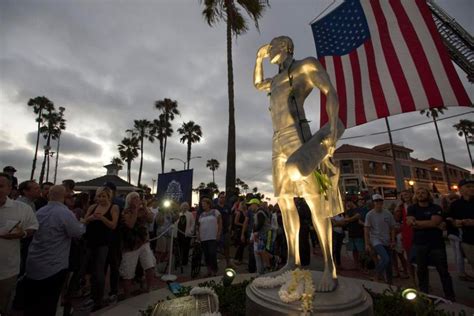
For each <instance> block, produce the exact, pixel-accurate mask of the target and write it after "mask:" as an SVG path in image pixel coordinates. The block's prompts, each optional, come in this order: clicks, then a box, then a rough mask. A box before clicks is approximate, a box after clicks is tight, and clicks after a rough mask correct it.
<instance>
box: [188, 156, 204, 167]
mask: <svg viewBox="0 0 474 316" xmlns="http://www.w3.org/2000/svg"><path fill="white" fill-rule="evenodd" d="M198 158H202V157H201V156H194V157H191V158H190V159H189V163H190V164H191V160H193V159H198ZM188 169H189V165H188Z"/></svg>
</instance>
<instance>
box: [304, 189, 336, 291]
mask: <svg viewBox="0 0 474 316" xmlns="http://www.w3.org/2000/svg"><path fill="white" fill-rule="evenodd" d="M320 198H321V197H320V196H318V197H309V198H306V203H308V206H309V208H310V209H311V216H312V219H313V225H314V227H315V228H316V231H317V233H318V238H319V244H320V246H321V251H322V253H323V258H324V272H323V277H322V278H321V282H320V284H318V285H317V286H316V291H317V292H331V291H334V290H335V289H336V287H337V273H336V265H335V264H334V258H333V256H332V224H331V219H330V218H329V217H322V216H318V207H319V205H320V204H319V203H318V202H319V199H320Z"/></svg>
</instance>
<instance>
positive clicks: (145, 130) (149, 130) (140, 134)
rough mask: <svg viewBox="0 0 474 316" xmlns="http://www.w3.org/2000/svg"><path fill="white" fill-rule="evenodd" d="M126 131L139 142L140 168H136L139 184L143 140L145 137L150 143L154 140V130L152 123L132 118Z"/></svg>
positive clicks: (139, 182) (141, 168)
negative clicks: (131, 122) (131, 126)
mask: <svg viewBox="0 0 474 316" xmlns="http://www.w3.org/2000/svg"><path fill="white" fill-rule="evenodd" d="M126 132H127V133H131V135H132V137H135V138H137V139H138V141H139V142H140V168H139V169H138V184H137V185H138V186H140V184H141V180H142V170H143V142H144V140H145V139H147V140H149V141H150V142H151V143H153V142H154V141H155V136H154V130H153V127H152V123H151V122H150V121H148V120H134V121H133V128H132V129H128V130H127V131H126Z"/></svg>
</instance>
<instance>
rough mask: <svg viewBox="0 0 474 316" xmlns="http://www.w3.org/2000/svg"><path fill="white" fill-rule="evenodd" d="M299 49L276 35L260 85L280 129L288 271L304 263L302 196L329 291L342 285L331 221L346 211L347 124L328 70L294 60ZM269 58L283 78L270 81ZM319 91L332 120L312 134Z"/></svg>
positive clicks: (276, 151)
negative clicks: (310, 100) (340, 145)
mask: <svg viewBox="0 0 474 316" xmlns="http://www.w3.org/2000/svg"><path fill="white" fill-rule="evenodd" d="M293 47H294V46H293V41H292V40H291V38H289V37H286V36H280V37H276V38H274V39H273V40H272V41H271V42H270V44H267V45H264V46H262V47H260V49H259V50H258V52H257V58H256V63H255V71H254V85H255V87H256V88H257V89H258V90H263V91H266V92H268V93H269V95H270V112H271V117H272V124H273V131H274V134H273V144H272V162H273V187H274V191H275V197H277V199H278V204H279V206H280V209H281V213H282V217H283V224H284V226H285V234H286V240H287V243H288V261H287V264H286V266H285V267H283V269H284V270H290V269H294V268H295V267H296V266H299V265H300V256H299V239H298V235H299V229H300V220H299V216H298V211H297V209H296V206H295V204H294V200H293V199H294V197H295V196H299V197H303V198H304V199H305V200H306V202H307V203H308V206H309V207H310V209H311V214H312V221H313V224H314V227H315V228H316V230H317V232H318V238H319V242H320V245H321V249H322V253H323V256H324V272H323V277H322V279H321V282H320V283H319V284H318V285H317V286H316V291H319V292H329V291H333V290H335V289H336V287H337V274H336V267H335V264H334V261H333V256H332V226H331V217H332V216H334V215H337V214H339V213H341V212H342V211H343V208H342V200H341V196H340V192H339V190H338V179H339V170H338V168H337V167H336V166H334V165H333V163H332V161H331V158H332V155H333V153H334V150H335V146H336V141H337V139H339V138H340V136H341V135H342V133H343V131H344V126H343V124H342V122H341V121H340V120H339V118H338V110H339V103H338V99H337V94H336V91H335V89H334V87H333V86H332V84H331V82H330V80H329V76H328V74H327V73H326V71H325V69H324V68H323V67H322V66H321V64H320V63H319V62H318V61H317V60H316V59H315V58H314V57H308V58H305V59H303V60H295V59H293ZM265 58H269V59H270V62H271V63H272V64H276V65H278V69H279V71H278V74H277V75H275V76H274V77H273V78H267V79H265V78H264V75H263V65H262V62H263V60H264V59H265ZM315 87H316V88H319V89H320V90H321V92H322V93H324V94H325V95H326V100H327V101H326V107H327V113H328V117H329V122H328V123H327V124H326V125H324V126H323V127H322V128H321V129H320V130H319V131H318V132H317V133H316V134H315V135H312V134H311V131H310V127H309V124H308V121H307V120H306V116H305V112H304V107H303V104H304V101H305V99H306V97H307V96H308V95H309V94H310V93H311V91H312V90H313V88H315Z"/></svg>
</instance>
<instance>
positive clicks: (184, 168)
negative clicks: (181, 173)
mask: <svg viewBox="0 0 474 316" xmlns="http://www.w3.org/2000/svg"><path fill="white" fill-rule="evenodd" d="M197 158H202V157H201V156H194V157H191V158H189V162H190V163H191V160H193V159H197ZM170 160H179V161H181V162H182V163H183V170H186V161H184V160H183V159H180V158H175V157H172V158H170ZM188 169H189V166H188Z"/></svg>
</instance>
